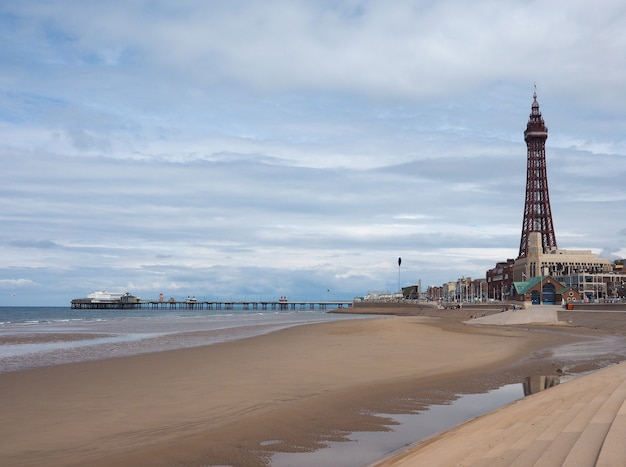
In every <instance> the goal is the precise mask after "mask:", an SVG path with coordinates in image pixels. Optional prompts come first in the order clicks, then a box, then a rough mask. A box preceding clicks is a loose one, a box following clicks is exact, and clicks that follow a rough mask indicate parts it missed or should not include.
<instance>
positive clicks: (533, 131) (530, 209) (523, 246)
mask: <svg viewBox="0 0 626 467" xmlns="http://www.w3.org/2000/svg"><path fill="white" fill-rule="evenodd" d="M546 139H548V127H546V125H545V123H544V121H543V117H542V116H541V112H540V111H539V103H538V102H537V89H536V88H535V92H534V93H533V105H532V111H531V113H530V117H529V118H528V124H527V125H526V131H525V132H524V141H526V147H527V149H528V160H527V167H526V203H525V205H524V221H523V222H522V239H521V241H520V245H519V257H520V258H524V257H526V254H527V253H528V234H529V233H530V232H540V233H541V244H542V247H543V251H544V252H546V250H547V249H548V248H550V247H554V248H556V236H555V235H554V225H553V224H552V211H551V210H550V196H549V195H548V175H547V171H546Z"/></svg>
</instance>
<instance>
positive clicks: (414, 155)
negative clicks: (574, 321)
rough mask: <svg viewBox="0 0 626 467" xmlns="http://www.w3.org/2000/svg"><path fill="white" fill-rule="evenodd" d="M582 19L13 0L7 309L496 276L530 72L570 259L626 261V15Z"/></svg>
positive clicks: (449, 5)
mask: <svg viewBox="0 0 626 467" xmlns="http://www.w3.org/2000/svg"><path fill="white" fill-rule="evenodd" d="M589 5H590V4H589V2H588V1H581V0H560V1H558V0H555V1H533V0H525V1H521V0H477V1H471V2H469V1H464V0H438V1H431V0H394V1H388V0H380V1H377V0H372V1H359V0H333V1H327V0H275V1H274V0H269V1H250V0H229V1H228V2H225V1H217V0H215V1H213V0H211V1H204V2H199V1H187V0H176V1H173V0H172V1H158V0H152V1H140V0H119V1H117V0H110V1H106V2H100V1H83V0H76V1H64V0H56V1H54V2H51V1H37V0H33V1H28V2H19V1H5V2H2V3H1V4H0V158H1V159H0V160H1V161H2V165H1V167H0V226H1V229H0V306H1V305H69V302H70V300H71V299H72V298H77V297H84V296H86V295H87V294H88V293H90V292H92V291H94V290H108V291H120V292H121V291H130V292H132V293H134V294H136V295H139V296H141V297H142V298H156V297H158V294H159V293H163V294H164V295H165V296H166V297H175V298H180V299H182V298H185V297H186V296H187V295H195V296H196V297H198V298H206V299H224V300H230V299H249V300H253V299H277V298H278V297H280V296H281V295H286V296H288V297H289V298H290V299H294V300H296V299H297V300H304V299H308V300H320V299H351V298H353V297H354V296H361V295H365V294H367V293H368V292H369V291H385V290H388V291H395V290H397V288H398V285H399V283H400V284H401V285H402V286H405V285H410V284H416V283H417V282H418V281H419V280H421V281H422V285H423V287H424V288H426V286H427V285H441V284H442V283H443V282H445V281H448V280H456V279H458V278H459V277H461V276H466V277H467V276H471V277H473V278H478V277H484V275H485V271H486V270H487V269H489V268H491V267H493V266H494V264H495V263H496V262H497V261H502V260H506V259H507V258H515V257H516V256H517V253H518V248H519V240H520V235H521V224H522V215H523V208H524V190H525V184H526V180H525V177H526V145H525V143H524V139H523V132H524V129H525V127H526V122H527V120H528V116H529V114H530V110H531V104H532V94H533V89H534V88H533V86H534V83H536V85H537V95H538V101H539V104H540V106H541V111H542V113H543V116H544V119H545V121H546V124H547V126H548V128H549V138H548V141H547V145H546V150H547V161H548V177H549V189H550V198H551V204H552V212H553V217H554V225H555V230H556V237H557V242H558V246H559V248H563V249H585V250H592V251H593V252H595V253H598V254H600V255H601V256H602V257H606V258H610V259H616V258H623V257H624V256H626V217H625V216H624V211H625V208H626V185H625V181H626V85H625V83H626V59H625V57H626V4H625V3H624V2H623V0H603V1H602V2H596V3H595V4H594V6H593V8H590V7H589ZM398 257H401V258H402V265H401V267H400V268H399V267H398V261H397V260H398Z"/></svg>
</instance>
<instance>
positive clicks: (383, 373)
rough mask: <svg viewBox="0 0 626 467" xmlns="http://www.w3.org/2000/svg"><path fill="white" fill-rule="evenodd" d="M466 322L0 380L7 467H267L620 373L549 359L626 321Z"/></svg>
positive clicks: (278, 337)
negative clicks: (364, 435) (446, 406)
mask: <svg viewBox="0 0 626 467" xmlns="http://www.w3.org/2000/svg"><path fill="white" fill-rule="evenodd" d="M464 313H468V312H458V313H456V314H455V313H453V312H450V313H447V314H446V315H445V318H442V317H441V315H440V312H439V314H438V312H437V311H432V310H431V311H424V312H422V311H420V313H416V314H420V316H387V317H372V318H371V319H370V318H367V319H359V320H349V321H338V322H330V323H322V324H309V325H303V326H297V327H293V328H289V329H285V330H281V331H278V332H273V333H271V334H267V335H263V336H258V337H253V338H247V339H242V340H238V341H234V342H227V343H221V344H214V345H210V346H204V347H196V348H191V349H182V350H174V351H166V352H159V353H150V354H143V355H137V356H131V357H123V358H111V359H107V360H99V361H92V362H82V363H72V364H66V365H57V366H51V367H43V368H36V369H31V370H25V371H17V372H9V373H4V374H0V397H1V398H2V401H3V408H2V421H3V423H2V425H1V426H0V465H12V466H24V465H32V466H34V465H47V466H61V465H63V466H74V465H76V466H78V465H92V466H105V465H107V466H108V465H116V466H137V465H150V466H152V465H154V466H161V465H163V466H172V465H189V466H193V465H233V466H262V465H268V462H269V459H270V456H271V454H272V453H273V452H274V451H286V452H300V451H306V450H312V449H315V448H318V447H320V446H323V445H324V443H325V442H327V441H330V440H341V439H345V437H346V436H347V435H348V434H349V433H350V432H353V431H376V430H381V429H385V428H384V427H385V422H386V420H385V419H384V418H381V417H378V416H376V413H394V412H400V411H405V412H410V411H416V410H420V409H422V408H423V407H425V406H426V405H428V404H429V403H435V402H442V401H446V400H451V399H453V398H454V397H455V395H456V394H459V393H472V392H481V391H486V390H489V389H494V388H497V387H499V386H501V385H504V384H510V383H520V382H521V381H522V380H523V378H524V377H525V376H529V375H533V374H556V373H557V372H561V370H562V369H563V368H564V365H569V366H570V369H571V371H587V370H594V369H597V368H599V367H601V366H606V365H607V364H610V363H615V362H617V361H620V360H621V359H622V357H621V356H620V355H613V354H608V355H606V356H603V358H602V359H598V358H586V357H585V356H584V355H581V356H579V357H576V362H574V363H575V364H573V365H572V361H571V360H568V361H567V362H566V361H565V360H566V359H564V358H554V357H552V356H551V353H550V351H549V350H550V349H551V348H554V347H558V346H560V345H565V344H568V343H572V342H577V341H581V340H585V339H589V338H594V337H597V336H603V335H620V334H623V329H624V326H625V324H624V323H623V322H622V321H623V320H624V318H622V315H623V313H611V314H605V313H600V314H595V318H593V317H592V318H588V317H587V316H586V315H588V314H584V315H585V317H584V319H586V320H587V321H585V322H584V324H582V325H580V326H579V325H577V323H576V320H578V319H583V316H582V314H579V315H576V314H570V315H571V316H570V315H564V318H563V319H564V320H565V322H566V323H567V322H569V323H567V324H565V325H563V326H521V327H520V326H516V327H480V326H478V327H476V326H467V325H464V324H463V322H462V321H463V319H466V318H467V316H465V315H464ZM428 315H430V316H428ZM607 315H610V316H607Z"/></svg>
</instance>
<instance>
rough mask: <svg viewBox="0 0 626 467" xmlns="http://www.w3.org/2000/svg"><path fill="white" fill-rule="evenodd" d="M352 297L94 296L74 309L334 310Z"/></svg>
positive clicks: (346, 304) (347, 305) (74, 302)
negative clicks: (165, 298) (123, 298)
mask: <svg viewBox="0 0 626 467" xmlns="http://www.w3.org/2000/svg"><path fill="white" fill-rule="evenodd" d="M351 306H352V301H351V300H334V301H297V302H290V301H286V300H282V299H281V300H275V301H249V300H243V301H217V300H213V301H204V300H196V299H187V300H183V301H176V300H168V301H162V300H135V301H131V300H127V301H121V300H98V301H95V300H92V299H83V298H77V299H74V300H72V305H71V307H72V309H74V310H133V309H152V310H208V311H211V310H274V311H289V310H300V311H303V310H311V311H312V310H332V309H337V308H350V307H351Z"/></svg>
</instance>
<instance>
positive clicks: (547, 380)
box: [524, 375, 561, 396]
mask: <svg viewBox="0 0 626 467" xmlns="http://www.w3.org/2000/svg"><path fill="white" fill-rule="evenodd" d="M560 382H561V378H559V377H558V376H552V375H549V376H544V375H541V376H527V377H526V378H524V395H525V396H530V395H531V394H536V393H538V392H541V391H543V390H544V389H548V388H551V387H552V386H556V385H557V384H559V383H560Z"/></svg>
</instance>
